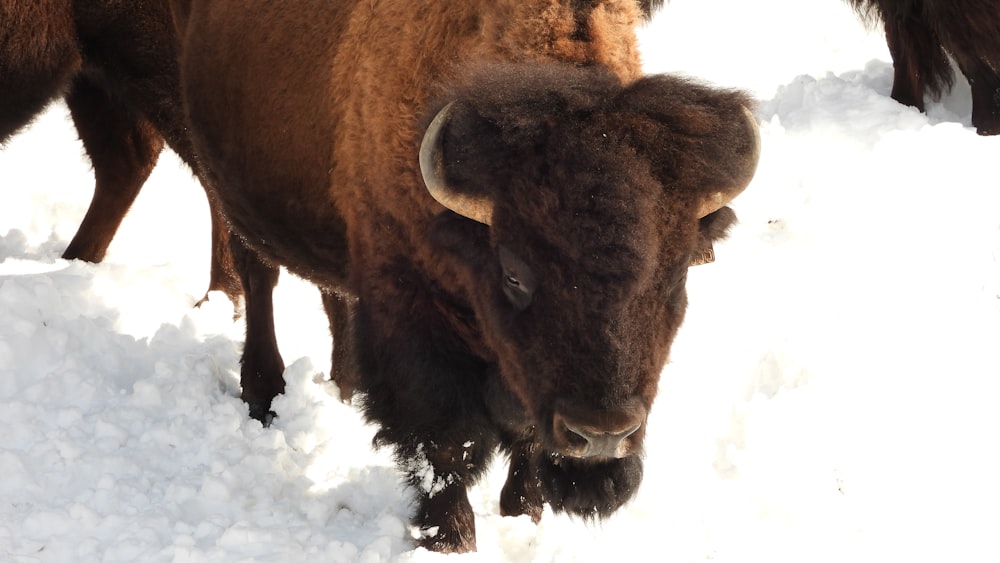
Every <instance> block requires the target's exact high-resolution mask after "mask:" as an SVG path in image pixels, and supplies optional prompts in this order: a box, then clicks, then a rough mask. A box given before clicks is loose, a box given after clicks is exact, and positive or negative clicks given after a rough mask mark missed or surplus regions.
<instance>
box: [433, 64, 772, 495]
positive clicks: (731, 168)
mask: <svg viewBox="0 0 1000 563" xmlns="http://www.w3.org/2000/svg"><path fill="white" fill-rule="evenodd" d="M484 81H485V83H484ZM476 84H477V86H476V87H473V88H468V89H464V90H462V89H460V90H459V91H457V92H456V93H455V94H454V97H455V98H456V99H457V101H456V102H454V103H452V104H451V105H449V106H448V107H447V108H446V109H445V110H442V111H441V112H440V113H439V114H438V116H437V118H435V120H434V122H433V123H432V124H431V125H430V126H429V127H428V130H427V133H426V135H425V139H424V144H423V148H422V155H421V159H422V170H423V172H424V178H425V183H426V184H427V186H428V189H429V190H430V191H431V193H432V195H433V196H434V197H435V199H437V200H438V201H439V202H441V203H442V204H443V205H445V206H446V207H448V208H449V209H451V210H452V211H454V212H455V214H457V215H455V214H449V215H446V216H444V218H443V219H442V221H444V222H452V223H454V224H455V226H456V230H463V229H464V232H466V233H467V234H468V235H467V237H468V241H467V242H466V243H464V244H456V245H452V247H453V249H455V250H454V252H455V254H456V255H457V259H458V262H459V263H460V264H461V265H464V267H465V271H466V274H465V276H466V279H468V280H469V282H468V284H467V285H468V288H467V293H468V295H467V296H466V298H467V299H468V300H469V301H471V306H472V308H473V310H474V311H475V315H476V318H477V319H478V322H479V326H480V332H481V334H482V340H483V343H482V345H483V346H485V347H486V348H488V349H490V350H491V351H492V352H493V354H494V355H495V359H496V364H497V368H498V371H499V374H500V379H501V381H502V384H503V388H504V390H505V391H506V392H508V393H509V394H510V395H511V396H512V397H513V398H514V400H512V401H509V403H511V404H513V405H515V406H513V407H512V406H510V405H506V406H503V405H505V403H504V402H503V401H498V400H496V399H494V400H491V401H490V403H491V404H492V405H493V406H494V413H495V414H494V418H495V419H497V422H498V424H499V425H500V426H501V427H502V428H503V432H504V433H505V434H506V435H507V436H508V437H509V438H508V442H512V443H514V442H518V441H519V440H520V441H522V442H523V441H529V442H530V443H531V444H532V445H531V446H530V447H527V448H526V449H525V450H524V451H530V452H531V454H530V457H531V461H530V463H529V465H530V467H531V468H532V469H531V471H530V472H529V473H530V474H532V475H536V476H537V477H538V481H539V482H540V484H541V488H542V496H543V497H544V499H545V500H547V501H549V502H550V503H551V504H552V505H553V506H554V507H555V508H557V509H559V508H563V509H566V510H569V511H571V512H574V513H579V514H584V515H606V514H608V513H610V512H612V511H613V510H615V509H616V508H617V507H618V506H620V504H621V503H622V502H624V501H625V500H627V499H628V498H630V497H631V496H632V494H633V493H634V491H635V489H636V487H637V486H638V483H639V480H640V478H641V461H640V456H639V454H640V452H641V450H642V441H643V437H644V434H645V424H646V419H647V416H648V414H649V409H650V407H651V405H652V402H653V397H654V395H655V393H656V388H657V383H658V380H659V373H660V371H661V370H662V368H663V365H664V364H665V362H666V360H667V356H668V353H669V350H670V344H671V342H672V340H673V338H674V335H675V334H676V332H677V329H678V327H679V326H680V324H681V321H682V320H683V317H684V310H685V307H686V304H687V298H686V294H685V288H684V282H685V279H686V274H687V268H688V266H689V264H691V262H692V260H693V259H694V257H696V256H698V255H699V254H700V253H701V252H702V251H703V250H704V248H705V246H706V245H707V244H710V242H711V240H712V239H715V238H718V237H720V236H721V235H722V234H723V233H724V232H725V230H726V228H727V227H728V226H729V224H730V223H731V222H732V221H733V219H734V216H733V214H732V212H731V211H730V210H729V209H728V208H723V205H724V204H725V202H727V201H728V200H729V199H731V198H732V197H734V196H735V194H737V193H739V192H740V191H741V190H742V189H743V188H744V187H745V186H746V185H747V183H749V180H750V178H751V177H752V174H753V169H754V167H755V166H756V161H757V154H758V150H759V140H758V139H757V136H756V125H755V123H754V122H753V120H752V118H748V113H747V110H746V109H745V106H746V105H747V104H749V101H748V100H747V98H746V97H745V96H743V95H742V94H739V93H734V92H720V91H718V90H712V89H708V88H705V87H702V86H698V85H694V84H691V83H689V82H685V81H682V80H679V79H676V78H671V77H666V76H658V77H649V78H646V79H643V80H641V81H639V82H637V83H635V84H632V85H629V86H622V85H621V84H620V83H619V82H617V80H616V79H614V78H613V77H611V76H609V75H607V74H605V73H604V72H602V71H600V70H599V69H577V68H572V69H569V68H567V67H564V66H560V65H546V66H540V67H538V68H536V69H533V70H532V71H530V72H528V71H525V70H524V68H523V65H522V66H521V67H520V68H519V69H518V70H517V71H516V75H515V76H510V75H505V74H504V73H503V72H498V71H497V70H496V69H492V70H491V72H490V77H489V78H485V79H480V80H479V81H478V82H476ZM470 220H471V221H473V222H470ZM495 394H496V393H495ZM497 404H499V405H501V406H499V407H498V406H497ZM517 447H518V446H515V447H514V449H517Z"/></svg>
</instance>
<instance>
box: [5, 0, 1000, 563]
mask: <svg viewBox="0 0 1000 563" xmlns="http://www.w3.org/2000/svg"><path fill="white" fill-rule="evenodd" d="M642 40H643V44H644V53H645V57H646V59H647V66H648V68H649V70H650V71H651V72H681V73H684V74H687V75H691V76H699V77H702V78H704V79H706V80H708V81H711V82H713V83H716V84H719V85H722V86H737V87H743V88H747V89H750V90H751V91H752V92H753V93H754V94H755V95H756V96H757V97H758V98H759V99H760V100H761V105H760V108H759V110H758V116H759V118H760V121H761V134H762V138H763V147H764V152H763V157H762V160H761V164H760V168H759V172H758V174H757V176H756V178H755V180H754V182H753V184H752V185H751V186H750V188H749V189H748V190H747V191H746V192H745V193H744V194H743V195H742V196H740V197H739V198H738V199H737V200H736V202H735V204H734V207H735V209H736V210H737V213H738V214H739V216H740V219H741V223H740V224H739V225H738V226H737V227H736V228H735V229H734V230H733V232H732V236H731V238H730V239H729V240H728V241H727V242H725V243H723V244H719V245H717V247H716V252H717V255H718V259H717V261H716V262H715V263H714V264H712V265H707V266H700V267H698V268H694V269H692V270H691V273H690V276H689V281H688V290H689V294H690V308H689V311H688V317H687V320H686V322H685V325H684V326H683V327H682V329H681V333H680V335H679V337H678V339H677V341H676V342H675V344H674V349H673V357H672V361H671V363H670V364H669V365H668V366H667V367H666V369H665V370H664V373H663V379H662V383H661V386H660V393H659V396H658V399H657V403H656V405H655V408H654V410H653V414H652V418H651V421H650V427H649V431H648V434H647V447H646V449H647V465H646V479H645V482H644V484H643V487H642V489H641V491H640V493H639V495H638V497H637V498H636V500H635V501H634V502H633V503H631V504H630V505H628V506H627V507H625V508H624V509H623V510H622V511H620V513H619V514H617V515H616V516H615V517H613V518H612V519H610V520H608V521H607V522H605V523H603V524H601V525H587V524H584V523H581V522H578V521H574V520H571V519H569V518H566V517H561V516H555V515H553V514H551V513H546V515H545V516H544V517H543V520H542V523H541V524H539V525H537V526H536V525H534V524H532V523H531V522H530V521H529V520H528V519H527V518H517V519H514V518H501V517H500V516H499V515H498V502H497V498H498V495H499V489H500V485H501V484H502V480H503V477H504V471H503V470H502V469H499V468H498V469H495V470H494V471H493V473H491V475H490V478H489V479H488V480H487V481H486V482H484V483H483V484H481V485H480V486H479V487H478V488H476V489H475V490H474V491H473V496H472V502H473V506H474V508H475V510H476V513H477V528H478V543H479V550H480V551H479V553H477V554H469V555H463V556H455V557H454V559H455V560H459V561H491V562H492V561H515V562H526V561H538V562H548V561H559V562H571V561H581V562H585V561H586V562H589V561H608V560H615V561H677V562H686V561H709V560H711V561H727V562H751V561H753V562H756V561H768V562H790V563H791V562H796V563H800V562H803V561H809V562H822V561H838V562H886V561H934V562H939V561H948V562H972V561H1000V542H998V541H997V530H1000V508H998V507H1000V480H998V476H1000V454H998V452H997V444H998V441H997V438H996V434H997V431H998V430H1000V408H997V400H998V397H1000V265H998V256H1000V177H998V173H997V171H998V167H997V162H998V159H1000V137H998V138H984V137H979V136H977V135H976V134H975V133H974V131H973V130H972V129H970V127H969V118H970V113H971V110H970V103H969V101H968V96H969V94H968V87H967V86H965V85H964V83H963V84H960V85H959V87H958V88H957V89H956V91H955V92H954V93H952V94H951V95H950V96H948V97H947V98H946V99H945V100H943V101H942V102H941V103H934V104H931V106H930V108H929V115H923V114H920V113H918V112H916V111H915V110H913V109H910V108H906V107H901V106H899V105H898V104H896V103H894V102H893V101H892V100H891V99H890V98H889V97H888V95H889V90H890V88H891V81H892V68H891V64H890V63H889V62H888V61H889V57H888V53H887V50H886V47H885V44H884V41H883V39H882V37H881V34H880V33H879V32H878V31H877V30H876V31H874V32H869V31H867V30H866V29H865V28H864V27H863V26H862V25H861V24H860V23H859V22H858V21H857V19H856V18H855V16H854V14H853V13H852V12H851V11H850V9H849V8H847V6H846V4H845V3H843V2H842V1H840V0H814V1H810V2H802V1H801V0H758V1H755V2H740V1H737V0H715V1H711V0H672V1H671V2H670V3H669V4H668V5H667V6H666V8H665V9H664V10H663V11H662V12H661V13H660V14H659V15H658V16H657V17H656V19H655V21H654V23H653V24H652V25H651V26H650V27H649V28H647V29H645V30H644V31H643V34H642ZM960 82H961V80H960ZM81 154H82V149H81V147H80V145H79V143H78V142H77V141H76V138H75V134H74V132H73V130H72V127H71V126H70V125H69V124H68V123H67V121H66V115H65V110H64V109H63V107H62V106H55V107H53V108H52V110H51V111H49V112H47V113H46V114H45V115H43V116H42V117H41V118H40V119H39V120H37V122H36V123H35V124H34V126H33V127H32V128H30V129H29V130H27V131H25V132H24V133H23V134H22V135H20V136H18V137H16V138H15V139H14V140H13V141H12V142H11V143H10V144H9V145H8V146H7V147H5V148H3V149H2V150H0V178H2V180H0V183H2V186H3V189H2V190H0V413H2V418H3V421H4V423H3V424H2V425H0V476H2V477H0V561H16V562H34V561H46V562H68V561H123V562H124V561H154V562H155V561H176V562H186V561H205V562H220V561H222V562H230V561H232V562H235V561H260V562H269V563H270V562H274V561H359V562H366V563H368V562H376V561H402V562H428V561H439V560H444V558H445V556H441V555H437V554H432V553H428V552H426V551H423V550H414V549H413V547H412V544H411V542H410V541H409V539H408V537H409V530H408V526H407V523H406V522H407V519H408V511H409V508H410V507H409V506H408V501H407V499H408V495H406V494H405V491H404V490H403V489H402V486H401V485H400V482H399V478H398V475H397V473H396V471H395V469H394V468H393V465H392V463H391V460H390V459H389V456H388V454H387V453H386V452H378V451H373V450H372V449H371V448H370V445H369V444H370V439H371V436H372V434H373V429H372V428H370V427H367V426H365V425H364V424H363V423H362V422H361V421H360V417H359V415H358V413H357V412H356V411H355V410H354V409H353V408H351V407H349V406H345V405H343V404H341V403H340V402H339V401H338V400H337V398H336V396H335V395H336V392H335V391H333V390H331V389H330V388H329V386H328V385H326V384H323V383H322V382H321V381H322V378H323V374H324V372H326V371H327V370H328V364H329V351H330V338H329V335H328V331H327V327H326V321H325V318H324V317H323V314H322V307H321V305H320V301H319V298H318V294H317V292H316V290H315V289H314V288H313V287H311V286H310V285H309V284H306V283H304V282H301V281H300V280H297V279H295V278H293V277H292V276H288V275H285V276H284V277H283V278H282V282H281V284H280V286H279V288H278V295H277V315H278V319H277V323H278V333H279V343H280V345H281V347H282V352H283V354H284V357H285V359H286V361H288V362H289V367H288V370H287V371H286V379H287V380H288V383H289V384H288V392H287V394H286V395H284V396H282V397H279V398H278V399H277V400H276V402H275V408H276V410H277V411H278V412H280V414H281V417H280V418H279V419H278V420H277V422H276V424H275V426H274V427H273V428H270V429H263V428H261V426H260V424H259V423H257V422H255V421H252V420H248V418H247V415H246V409H245V407H244V406H243V404H242V403H241V402H240V401H239V399H238V398H237V396H238V390H237V377H238V357H239V356H238V355H239V346H240V341H241V339H242V325H241V323H240V322H236V323H234V322H232V320H231V317H232V313H233V311H232V307H231V306H230V305H229V303H228V302H227V301H226V300H225V298H224V297H222V296H213V298H212V300H211V301H210V302H209V303H208V304H207V305H206V306H204V307H202V308H201V309H195V308H193V307H192V306H193V304H194V303H195V302H196V300H197V299H198V298H199V297H201V294H202V292H203V291H204V288H205V287H206V285H207V273H208V236H209V225H208V211H207V206H206V205H205V203H204V196H203V193H202V191H201V188H200V187H199V186H198V185H197V184H196V183H195V182H194V181H192V179H191V175H190V173H189V172H188V171H187V170H186V169H185V168H184V167H183V166H182V165H180V164H178V161H177V159H176V158H175V157H174V156H173V155H172V154H169V153H165V154H164V156H163V157H162V158H161V163H160V165H159V167H158V168H157V169H156V171H155V172H154V175H153V177H152V178H151V179H150V181H149V183H148V184H147V185H146V187H145V189H144V191H143V193H142V194H141V196H140V198H139V200H138V202H137V204H136V206H135V208H134V209H133V211H132V213H131V214H130V215H129V217H128V218H127V219H126V223H125V225H124V226H123V228H122V229H121V231H120V232H119V235H118V237H117V238H116V239H115V241H114V243H113V244H112V246H111V249H110V253H109V256H108V259H107V261H106V262H105V263H103V264H100V265H90V264H83V263H69V262H66V261H63V260H60V259H59V258H58V256H59V254H60V252H61V251H62V249H63V248H64V247H65V245H66V243H67V242H68V240H69V239H70V238H71V237H72V235H73V233H74V232H75V229H76V227H77V225H78V224H79V221H80V219H81V218H82V213H83V211H84V210H85V209H86V206H87V204H88V203H89V197H90V188H91V185H92V176H91V173H90V171H89V165H88V164H87V163H86V161H85V160H82V159H81Z"/></svg>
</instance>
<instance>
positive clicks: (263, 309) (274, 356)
mask: <svg viewBox="0 0 1000 563" xmlns="http://www.w3.org/2000/svg"><path fill="white" fill-rule="evenodd" d="M230 242H231V247H232V250H233V263H234V264H235V266H236V270H237V272H239V274H240V280H241V281H242V283H243V294H244V297H245V299H246V324H247V333H246V340H245V341H244V344H243V358H242V360H241V364H242V366H241V368H240V385H241V386H242V388H243V391H242V394H241V395H240V396H241V398H242V399H243V402H245V403H246V404H247V406H248V407H249V408H250V416H251V417H253V418H255V419H257V420H259V421H261V423H263V424H264V426H269V425H270V424H271V421H272V420H273V419H274V417H275V416H276V415H275V413H274V412H273V411H271V400H272V399H274V398H275V397H277V396H278V395H279V394H281V393H284V392H285V380H284V378H283V377H282V372H284V366H285V362H284V360H282V359H281V352H279V351H278V340H277V338H276V337H275V334H274V304H273V300H272V297H273V292H274V287H275V286H276V285H277V284H278V268H277V267H276V266H272V265H270V264H266V263H264V262H263V261H262V260H261V259H260V257H258V256H257V255H256V254H255V253H254V252H253V251H251V250H250V249H248V248H247V247H246V246H245V245H244V244H243V242H242V241H240V240H239V239H238V238H236V237H233V238H232V239H231V241H230Z"/></svg>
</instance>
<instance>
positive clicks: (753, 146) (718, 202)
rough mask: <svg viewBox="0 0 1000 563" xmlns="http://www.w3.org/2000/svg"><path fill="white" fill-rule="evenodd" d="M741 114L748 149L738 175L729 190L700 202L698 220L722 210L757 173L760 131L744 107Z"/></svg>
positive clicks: (713, 194)
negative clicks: (745, 129) (748, 139)
mask: <svg viewBox="0 0 1000 563" xmlns="http://www.w3.org/2000/svg"><path fill="white" fill-rule="evenodd" d="M743 114H744V116H745V117H746V123H747V128H748V129H749V131H748V134H749V136H750V149H749V150H748V151H747V154H746V156H745V157H744V159H743V163H742V166H741V170H740V174H738V175H737V176H736V178H735V179H734V181H733V186H732V187H731V188H729V189H727V190H723V191H718V192H714V193H712V194H711V195H710V196H709V197H707V198H706V199H705V201H704V202H702V204H701V208H700V209H699V210H698V218H699V219H700V218H702V217H704V216H706V215H708V214H709V213H714V212H716V211H718V210H720V209H722V208H723V207H724V206H725V205H726V204H727V203H729V202H730V201H732V200H733V198H735V197H736V196H738V195H740V194H741V193H742V192H743V190H745V189H746V188H747V186H749V185H750V180H753V175H754V173H755V172H757V161H759V160H760V129H759V128H758V127H757V119H756V118H754V116H753V114H752V113H750V110H748V109H747V108H745V107H744V108H743Z"/></svg>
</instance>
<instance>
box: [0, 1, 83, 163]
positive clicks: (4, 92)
mask: <svg viewBox="0 0 1000 563" xmlns="http://www.w3.org/2000/svg"><path fill="white" fill-rule="evenodd" d="M0 22H3V23H2V24H0V25H2V27H3V31H2V32H0V77H2V79H0V100H2V101H3V103H2V104H0V144H2V143H4V142H5V141H6V140H7V139H8V138H10V136H11V135H13V134H14V133H16V132H17V131H18V130H19V129H20V128H22V127H24V126H25V125H27V124H28V123H29V122H30V121H31V120H32V119H33V118H34V117H35V116H36V115H37V114H38V113H39V112H41V111H42V109H44V108H45V106H46V105H48V104H49V103H50V102H51V101H52V100H55V99H57V98H59V97H61V96H62V95H63V89H64V88H65V87H66V84H67V82H68V81H69V80H70V78H71V77H72V76H73V75H74V74H76V73H77V72H78V71H79V70H80V63H81V60H80V52H79V46H78V45H77V41H76V34H75V32H74V30H73V19H72V15H71V7H70V3H69V2H66V1H65V0H13V1H12V0H3V1H2V2H0Z"/></svg>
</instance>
